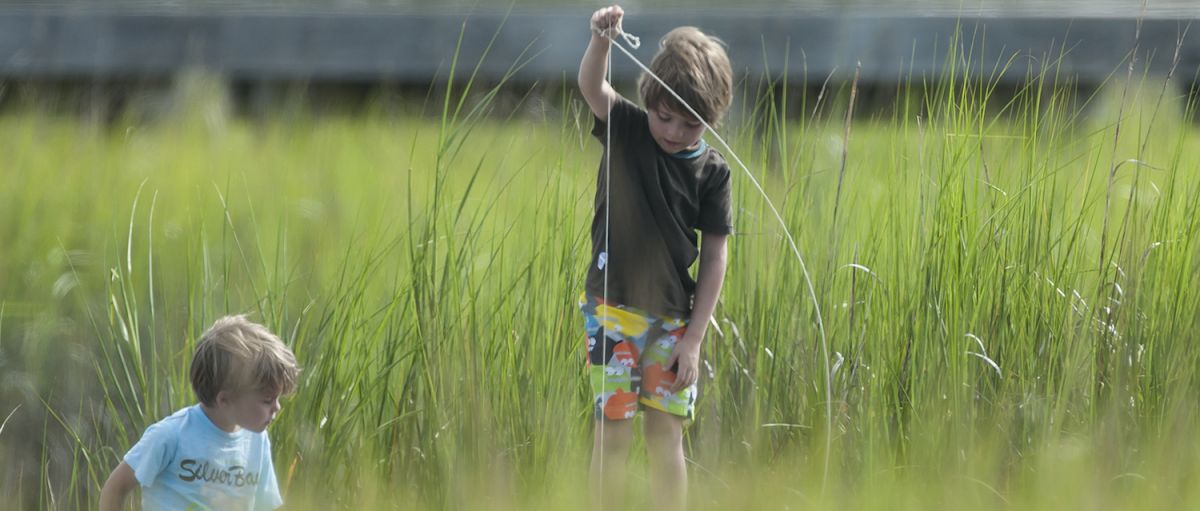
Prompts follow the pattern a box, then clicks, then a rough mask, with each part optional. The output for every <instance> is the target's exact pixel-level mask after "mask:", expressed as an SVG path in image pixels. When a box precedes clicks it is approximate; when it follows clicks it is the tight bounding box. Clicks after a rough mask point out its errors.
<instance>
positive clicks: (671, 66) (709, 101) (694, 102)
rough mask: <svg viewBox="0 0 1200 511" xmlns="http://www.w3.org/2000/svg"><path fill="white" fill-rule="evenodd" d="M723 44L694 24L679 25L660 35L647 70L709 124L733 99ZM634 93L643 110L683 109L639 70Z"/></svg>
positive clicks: (716, 119) (720, 115)
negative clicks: (636, 87) (639, 76)
mask: <svg viewBox="0 0 1200 511" xmlns="http://www.w3.org/2000/svg"><path fill="white" fill-rule="evenodd" d="M723 44H724V43H722V42H721V40H720V39H717V38H716V37H712V36H710V35H707V34H705V33H704V32H701V31H700V30H699V29H697V28H696V27H679V28H676V29H674V30H672V31H670V32H667V35H665V36H663V38H662V40H661V41H659V43H658V47H659V50H658V54H656V55H655V56H654V60H653V61H651V62H650V70H651V71H652V72H653V73H654V74H655V75H657V76H658V77H659V78H662V81H663V82H665V83H666V84H667V86H669V87H670V88H671V89H673V90H674V91H675V92H676V93H677V94H679V97H680V98H682V99H683V100H684V101H685V102H687V104H689V105H691V106H692V109H694V110H695V111H696V113H697V114H700V117H701V118H702V119H703V120H704V121H705V122H707V123H709V124H716V123H717V122H719V121H720V120H721V117H722V116H723V115H725V110H727V109H728V108H729V104H730V103H731V102H732V101H733V71H732V69H731V68H730V65H729V56H728V55H726V54H725V48H724V47H723V46H722V45H723ZM638 92H640V93H641V96H642V104H643V105H645V107H646V108H647V109H659V108H666V109H668V110H671V111H673V112H677V113H686V112H687V109H686V108H684V106H683V105H681V104H679V101H678V100H676V99H675V98H674V97H673V96H671V93H670V92H668V91H667V90H666V89H664V88H663V86H662V84H660V83H658V81H657V80H655V79H654V77H652V76H650V75H649V74H646V73H643V74H642V76H641V78H640V79H639V80H638Z"/></svg>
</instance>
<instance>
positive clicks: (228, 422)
mask: <svg viewBox="0 0 1200 511" xmlns="http://www.w3.org/2000/svg"><path fill="white" fill-rule="evenodd" d="M200 410H201V411H203V412H204V415H205V416H206V417H208V420H209V421H212V423H213V425H214V426H216V427H217V429H220V430H221V431H224V432H226V433H237V432H238V430H239V429H241V428H240V427H238V425H237V422H236V421H234V420H233V418H231V417H229V416H228V415H227V414H226V413H223V410H222V409H220V408H218V407H215V406H208V405H206V404H204V403H200Z"/></svg>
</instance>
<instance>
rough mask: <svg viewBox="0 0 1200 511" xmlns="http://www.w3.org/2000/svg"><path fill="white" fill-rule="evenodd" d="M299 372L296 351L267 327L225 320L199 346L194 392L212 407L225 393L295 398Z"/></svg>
mask: <svg viewBox="0 0 1200 511" xmlns="http://www.w3.org/2000/svg"><path fill="white" fill-rule="evenodd" d="M299 372H300V368H299V366H298V365H297V364H296V356H295V355H293V354H292V350H290V349H288V347H287V346H286V345H284V344H283V341H280V340H279V338H278V337H276V336H275V334H272V333H271V332H270V331H269V330H267V328H266V327H264V326H262V325H260V324H258V323H254V322H252V321H250V320H248V319H246V316H242V315H238V316H225V317H223V318H221V319H218V320H217V321H216V322H215V323H213V325H212V327H209V329H208V330H207V331H205V332H204V334H203V335H201V336H200V342H198V343H196V352H195V354H193V355H192V368H191V376H192V390H193V391H194V392H195V393H196V397H197V398H199V399H200V402H202V403H204V404H206V405H208V406H213V405H215V404H216V402H217V394H219V393H220V392H221V391H226V392H238V393H240V392H246V391H255V390H268V391H272V392H274V391H278V392H279V393H280V394H291V393H292V391H294V390H295V389H296V376H297V374H299Z"/></svg>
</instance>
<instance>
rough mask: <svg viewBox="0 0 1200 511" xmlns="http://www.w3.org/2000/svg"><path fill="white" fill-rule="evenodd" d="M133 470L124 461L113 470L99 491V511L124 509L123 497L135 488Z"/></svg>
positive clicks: (135, 478)
mask: <svg viewBox="0 0 1200 511" xmlns="http://www.w3.org/2000/svg"><path fill="white" fill-rule="evenodd" d="M137 484H138V481H137V477H136V476H135V475H134V474H133V468H132V467H130V466H129V464H128V463H125V462H124V461H122V462H121V464H120V465H117V468H115V469H113V471H112V474H110V475H109V476H108V481H105V482H104V489H102V490H100V511H120V510H121V509H123V508H124V507H125V497H126V496H127V495H129V492H130V491H131V490H133V488H134V487H135V486H137Z"/></svg>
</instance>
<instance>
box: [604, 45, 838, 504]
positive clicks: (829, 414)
mask: <svg viewBox="0 0 1200 511" xmlns="http://www.w3.org/2000/svg"><path fill="white" fill-rule="evenodd" d="M612 30H615V31H616V33H617V34H618V35H620V36H621V37H622V38H623V39H624V40H625V41H626V42H627V43H630V46H631V47H633V48H634V49H637V47H638V46H640V45H641V41H640V40H639V39H638V38H637V37H634V36H632V35H630V34H627V33H626V32H625V31H624V30H622V29H621V26H620V25H617V26H616V27H614V29H610V30H609V31H605V32H602V35H605V36H606V37H608V39H609V41H611V42H612V44H611V46H615V47H616V48H617V49H618V50H621V52H622V53H624V54H625V56H627V57H629V59H630V60H632V61H633V63H634V64H637V65H638V67H640V68H642V71H644V72H645V73H646V74H647V75H649V76H650V77H651V78H654V80H655V81H657V82H658V83H659V85H662V86H663V89H665V90H666V91H667V92H669V93H671V96H673V97H674V98H675V100H676V101H678V102H679V104H681V105H683V107H684V108H686V109H687V111H688V112H690V113H691V114H692V115H693V116H695V117H696V120H698V121H700V123H701V124H703V125H704V127H705V128H707V129H708V131H709V133H712V135H713V137H715V138H716V139H717V141H718V142H720V143H721V146H722V147H724V148H725V150H726V151H728V152H729V155H730V156H732V157H733V160H734V161H735V162H737V164H738V166H739V167H741V168H742V170H743V171H745V173H746V177H749V178H750V182H751V183H754V188H756V189H757V190H758V193H759V194H761V195H762V197H763V200H765V201H767V206H768V207H770V208H771V213H774V215H775V219H776V220H778V221H779V226H780V227H781V228H783V234H784V235H785V236H787V240H788V246H789V247H791V249H792V254H794V255H795V256H796V261H798V262H799V263H800V270H801V271H802V272H803V273H804V283H805V284H806V285H807V286H808V295H809V298H810V299H812V303H813V308H814V310H815V312H816V316H817V330H818V331H819V332H820V334H821V354H822V356H823V358H824V359H825V467H824V472H823V474H822V478H821V493H822V494H824V492H825V483H826V480H827V479H828V478H829V454H830V450H831V449H832V447H833V391H832V389H831V386H832V381H831V375H830V373H829V344H828V341H827V340H826V338H825V323H824V321H823V320H822V319H821V304H820V303H819V302H818V301H817V292H816V290H815V289H814V288H813V283H812V277H810V276H809V274H808V265H806V264H804V257H802V256H801V255H800V249H799V248H797V246H796V240H795V239H794V238H792V233H791V231H789V230H788V227H787V223H786V222H784V221H783V215H780V214H779V210H778V209H776V208H775V204H774V203H773V202H771V198H770V197H769V196H767V192H766V191H765V190H763V187H762V185H761V184H759V182H758V179H755V177H754V174H753V173H751V172H750V169H749V168H748V167H746V164H745V163H742V159H741V158H739V157H738V155H737V152H736V151H734V150H733V147H730V145H729V143H728V142H726V141H725V139H724V138H723V137H721V134H720V133H717V130H716V129H714V128H713V127H712V126H710V125H709V124H708V122H706V121H705V120H704V118H703V117H701V116H700V114H698V113H696V110H694V109H693V108H692V106H691V105H689V104H688V103H687V101H684V100H683V98H681V97H679V94H676V93H675V91H674V90H673V89H671V86H669V85H667V84H666V83H665V82H663V81H662V78H659V77H658V75H656V74H654V72H653V71H651V70H650V68H648V67H646V65H645V64H643V63H642V62H641V61H640V60H638V59H637V57H634V56H633V54H632V53H630V52H629V50H626V49H625V48H624V47H623V46H621V44H620V43H618V42H617V41H616V39H614V38H613V37H612V35H611V34H610V33H607V32H610V31H612ZM631 40H632V42H631ZM608 66H609V68H610V69H609V71H608V72H609V73H611V67H612V52H609V56H608ZM609 101H610V102H611V99H609ZM611 108H612V107H611V105H610V106H609V109H610V110H611ZM610 114H611V112H610ZM607 125H608V124H607V123H606V126H607ZM605 136H606V137H607V136H609V134H607V133H606V134H605ZM605 146H606V147H607V140H606V144H605ZM605 159H606V161H607V158H605ZM605 186H606V187H607V183H606V185H605ZM607 193H608V192H607V190H606V191H605V194H606V195H605V201H606V203H607V198H608V196H607ZM604 240H605V251H607V250H608V217H607V206H606V209H605V219H604ZM604 268H605V277H604V278H605V293H606V295H605V296H606V298H607V292H608V265H607V264H605V266H604ZM603 385H604V383H603V380H601V391H603ZM602 393H603V392H602ZM603 427H604V424H603V423H601V437H600V439H601V449H603V440H604V436H603V431H604V430H603ZM603 459H604V458H603V457H602V458H601V462H603Z"/></svg>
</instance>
